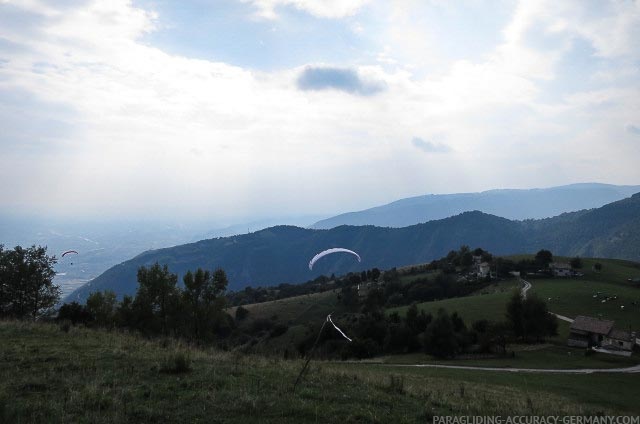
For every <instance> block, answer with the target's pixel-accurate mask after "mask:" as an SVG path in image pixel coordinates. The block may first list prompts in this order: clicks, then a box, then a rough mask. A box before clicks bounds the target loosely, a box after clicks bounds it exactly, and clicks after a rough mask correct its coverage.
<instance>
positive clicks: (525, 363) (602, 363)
mask: <svg viewBox="0 0 640 424" xmlns="http://www.w3.org/2000/svg"><path fill="white" fill-rule="evenodd" d="M508 349H509V350H513V351H514V353H515V357H510V356H508V357H497V358H486V359H456V360H454V361H451V360H448V361H447V360H438V359H435V358H433V357H430V356H428V355H425V354H423V353H414V354H406V355H393V356H388V357H384V358H383V359H382V361H383V363H385V364H421V363H422V364H443V365H459V366H474V367H490V368H537V369H548V368H554V369H579V368H595V369H607V368H625V367H631V366H634V365H638V364H640V358H639V357H638V355H633V356H632V357H630V358H625V357H620V356H614V355H605V354H602V353H597V354H593V355H590V356H585V354H584V353H585V350H584V349H574V348H569V347H566V346H560V345H549V344H546V345H538V346H509V347H508Z"/></svg>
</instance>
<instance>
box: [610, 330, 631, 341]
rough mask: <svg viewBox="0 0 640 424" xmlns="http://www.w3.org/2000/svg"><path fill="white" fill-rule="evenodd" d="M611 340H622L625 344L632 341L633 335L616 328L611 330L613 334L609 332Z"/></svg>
mask: <svg viewBox="0 0 640 424" xmlns="http://www.w3.org/2000/svg"><path fill="white" fill-rule="evenodd" d="M608 337H609V338H610V339H616V340H622V341H625V342H630V341H631V333H630V332H628V331H624V330H617V329H615V328H613V329H611V332H609V336H608Z"/></svg>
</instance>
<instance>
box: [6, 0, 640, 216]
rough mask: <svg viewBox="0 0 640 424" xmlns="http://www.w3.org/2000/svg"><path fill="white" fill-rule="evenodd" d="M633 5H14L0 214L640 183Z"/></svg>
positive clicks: (258, 207) (238, 209) (208, 208)
mask: <svg viewBox="0 0 640 424" xmlns="http://www.w3.org/2000/svg"><path fill="white" fill-rule="evenodd" d="M639 45H640V2H638V1H624V0H619V1H613V2H606V1H601V0H597V1H595V0H594V1H588V0H576V1H571V0H566V1H561V2H558V1H555V0H548V1H547V0H540V1H535V2H532V1H522V2H518V1H506V0H505V1H501V0H497V1H482V0H462V1H456V2H449V1H440V0H416V1H411V0H397V1H394V0H389V1H375V0H325V1H320V0H238V1H226V0H220V1H218V0H213V1H205V0H181V1H169V0H157V1H156V0H141V1H127V0H109V1H94V0H56V1H51V2H47V1H40V0H16V1H14V0H0V193H2V195H1V196H0V211H11V212H14V213H42V214H57V215H65V216H114V217H115V216H119V217H144V216H154V217H172V218H176V217H180V218H184V219H188V218H192V219H196V218H203V217H207V218H211V219H221V220H222V219H226V220H230V219H233V218H234V217H235V218H237V219H255V218H258V217H268V216H293V215H296V214H297V215H305V214H334V213H340V212H346V211H351V210H358V209H364V208H368V207H372V206H376V205H379V204H382V203H386V202H390V201H393V200H396V199H400V198H404V197H409V196H415V195H422V194H429V193H457V192H475V191H482V190H488V189H494V188H533V187H549V186H555V185H563V184H570V183H576V182H604V183H611V184H640V166H638V159H639V158H640V48H638V46H639Z"/></svg>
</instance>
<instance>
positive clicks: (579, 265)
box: [569, 256, 582, 269]
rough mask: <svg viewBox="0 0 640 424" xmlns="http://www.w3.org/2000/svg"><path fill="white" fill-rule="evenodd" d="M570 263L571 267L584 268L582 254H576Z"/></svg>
mask: <svg viewBox="0 0 640 424" xmlns="http://www.w3.org/2000/svg"><path fill="white" fill-rule="evenodd" d="M569 265H571V268H575V269H580V268H582V259H580V256H576V257H575V258H573V259H571V261H570V262H569Z"/></svg>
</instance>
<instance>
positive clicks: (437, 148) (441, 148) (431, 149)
mask: <svg viewBox="0 0 640 424" xmlns="http://www.w3.org/2000/svg"><path fill="white" fill-rule="evenodd" d="M411 144H413V145H414V146H415V147H417V148H418V149H420V150H422V151H424V152H427V153H447V152H450V151H451V148H450V147H449V146H447V145H446V144H442V143H434V142H432V141H425V140H423V139H421V138H418V137H413V139H412V140H411Z"/></svg>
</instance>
